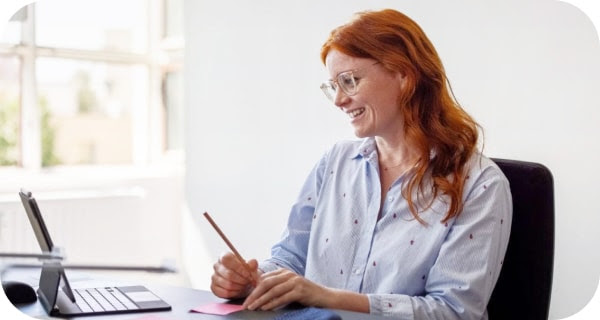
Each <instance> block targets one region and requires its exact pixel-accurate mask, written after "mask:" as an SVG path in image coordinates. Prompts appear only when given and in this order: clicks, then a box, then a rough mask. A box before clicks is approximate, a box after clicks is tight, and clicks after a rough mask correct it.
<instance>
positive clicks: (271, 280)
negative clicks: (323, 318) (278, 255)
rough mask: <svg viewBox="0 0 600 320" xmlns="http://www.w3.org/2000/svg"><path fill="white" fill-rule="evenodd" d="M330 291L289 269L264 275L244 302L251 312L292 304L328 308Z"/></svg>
mask: <svg viewBox="0 0 600 320" xmlns="http://www.w3.org/2000/svg"><path fill="white" fill-rule="evenodd" d="M329 291H330V289H328V288H326V287H323V286H320V285H318V284H316V283H314V282H312V281H310V280H307V279H306V278H304V277H302V276H299V275H297V274H296V273H294V272H292V271H290V270H287V269H278V270H275V271H272V272H268V273H265V274H263V275H262V276H261V277H260V280H258V284H257V286H256V288H254V290H252V293H251V294H250V295H249V296H248V297H247V298H246V301H244V304H243V306H244V308H246V309H249V310H273V309H275V308H278V307H281V306H285V305H287V304H289V303H291V302H298V303H301V304H303V305H305V306H312V307H326V306H327V302H326V301H325V299H326V298H327V297H329V296H331V292H329Z"/></svg>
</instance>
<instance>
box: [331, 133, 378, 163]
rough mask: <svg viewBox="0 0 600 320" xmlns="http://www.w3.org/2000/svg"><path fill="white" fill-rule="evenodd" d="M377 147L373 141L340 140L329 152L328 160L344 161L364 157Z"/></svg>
mask: <svg viewBox="0 0 600 320" xmlns="http://www.w3.org/2000/svg"><path fill="white" fill-rule="evenodd" d="M374 146H375V143H374V141H372V140H371V139H368V138H367V139H359V140H340V141H338V142H336V143H335V144H334V145H333V146H331V147H330V148H329V150H327V153H326V154H327V158H329V159H335V160H342V159H353V158H356V157H360V156H362V155H363V154H364V153H365V152H366V151H368V150H369V149H373V148H374Z"/></svg>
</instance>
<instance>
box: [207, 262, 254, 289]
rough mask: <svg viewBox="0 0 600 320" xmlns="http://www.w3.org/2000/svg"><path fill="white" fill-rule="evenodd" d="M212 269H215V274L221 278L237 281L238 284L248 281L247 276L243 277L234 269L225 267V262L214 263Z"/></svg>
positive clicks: (244, 283) (245, 283)
mask: <svg viewBox="0 0 600 320" xmlns="http://www.w3.org/2000/svg"><path fill="white" fill-rule="evenodd" d="M213 270H214V271H215V274H217V275H218V276H220V277H221V278H224V279H226V280H228V281H231V282H233V283H237V284H239V285H244V286H245V285H247V284H248V283H250V280H249V279H248V278H247V277H244V276H243V275H241V274H239V273H238V272H237V271H235V270H234V269H231V268H229V267H227V266H226V265H225V264H222V263H215V264H214V265H213Z"/></svg>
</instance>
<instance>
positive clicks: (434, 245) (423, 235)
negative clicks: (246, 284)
mask: <svg viewBox="0 0 600 320" xmlns="http://www.w3.org/2000/svg"><path fill="white" fill-rule="evenodd" d="M467 166H468V175H467V179H466V183H465V187H464V192H463V201H464V207H463V209H462V211H461V212H460V214H459V216H458V217H455V218H452V219H450V220H449V221H448V222H447V223H441V220H442V219H443V217H444V216H445V214H446V212H447V203H446V202H445V200H446V198H445V197H438V198H437V199H435V201H434V202H433V205H432V206H431V207H430V208H429V209H427V210H425V211H423V212H421V213H420V217H421V218H422V219H423V220H424V221H425V222H426V225H423V224H421V223H419V222H418V221H417V220H415V219H414V217H413V216H412V215H411V213H410V210H409V209H408V202H407V201H406V199H404V197H402V195H401V188H402V185H403V183H404V182H405V181H406V179H407V178H408V175H407V174H405V175H403V176H401V177H399V178H398V180H396V181H395V182H394V183H393V184H392V186H391V188H390V190H389V191H388V192H387V195H386V197H387V198H386V199H385V201H384V202H383V208H381V217H380V219H378V214H379V212H380V205H381V190H380V189H381V184H380V180H379V165H378V159H377V150H376V145H375V141H374V139H373V138H367V139H363V140H361V141H344V142H340V143H338V144H336V145H335V146H333V148H331V149H330V150H329V151H328V152H327V153H326V154H325V155H324V156H323V158H322V159H321V160H320V161H319V162H318V164H317V165H316V166H315V167H314V169H313V170H312V172H311V173H310V175H309V177H308V179H307V180H306V182H305V184H304V186H303V188H302V190H301V192H300V195H299V197H298V200H297V201H296V203H295V204H294V205H293V207H292V210H291V213H290V216H289V220H288V224H287V228H286V230H285V232H284V234H283V236H282V239H281V241H280V242H279V243H277V244H276V245H275V246H273V248H272V257H271V258H269V259H268V260H266V261H265V262H263V263H261V266H260V267H261V269H262V270H263V271H271V270H275V269H277V268H280V267H284V268H287V269H290V270H292V271H294V272H296V273H297V274H300V275H304V276H305V277H306V278H307V279H309V280H311V281H314V282H316V283H319V284H321V285H324V286H327V287H330V288H338V289H345V290H350V291H354V292H360V293H363V294H367V296H368V299H369V304H370V312H371V313H372V314H379V315H385V316H392V317H394V318H399V319H446V320H448V319H487V311H486V307H487V303H488V301H489V298H490V295H491V294H492V290H493V288H494V285H495V283H496V280H497V279H498V276H499V273H500V269H501V267H502V262H503V259H504V254H505V252H506V247H507V245H508V237H509V234H510V226H511V218H512V200H511V194H510V189H509V184H508V181H507V179H506V177H505V176H504V175H503V174H502V171H500V169H499V168H498V167H497V166H496V164H495V163H493V162H492V161H491V160H489V159H488V158H486V157H484V156H482V155H480V154H475V155H474V156H473V157H472V158H471V159H470V161H469V162H468V164H467Z"/></svg>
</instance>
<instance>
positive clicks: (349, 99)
mask: <svg viewBox="0 0 600 320" xmlns="http://www.w3.org/2000/svg"><path fill="white" fill-rule="evenodd" d="M325 65H326V66H327V70H328V72H329V75H330V77H331V79H333V80H336V79H337V77H338V75H339V74H340V73H342V72H345V71H349V70H358V71H355V72H353V74H354V77H355V81H356V85H357V87H356V88H357V91H356V94H354V95H351V96H349V95H347V94H346V93H345V92H344V91H343V90H341V89H338V90H337V92H336V95H335V97H334V98H335V99H334V103H335V105H336V106H338V107H339V108H340V109H341V110H342V111H343V112H345V113H346V114H347V115H348V117H349V118H350V123H351V124H352V126H353V127H354V133H355V134H356V136H357V137H359V138H364V137H375V136H378V137H382V138H384V139H385V138H392V137H394V136H396V135H397V134H399V133H401V132H402V123H403V120H402V115H401V112H400V106H399V104H398V97H399V96H400V91H401V90H402V87H403V85H404V82H405V79H404V75H402V74H400V73H392V72H390V71H388V70H386V69H385V68H383V66H382V65H381V64H380V63H377V61H375V60H373V59H365V58H355V57H351V56H348V55H346V54H343V53H341V52H339V51H337V50H331V51H330V52H329V53H328V54H327V58H326V60H325Z"/></svg>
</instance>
